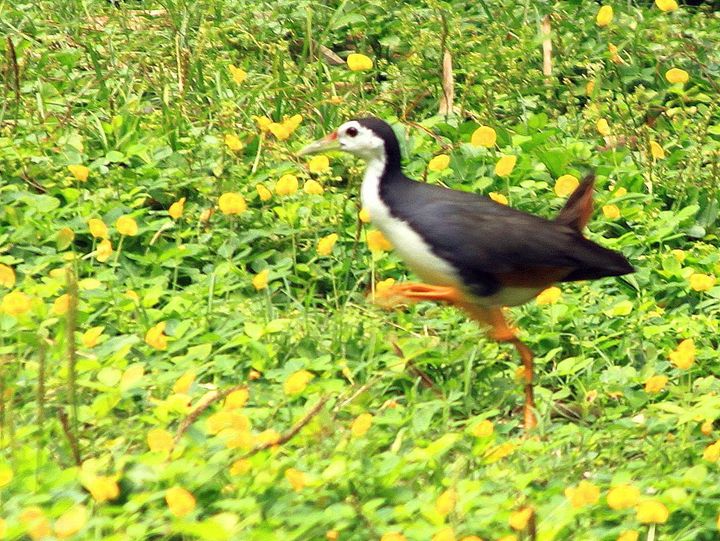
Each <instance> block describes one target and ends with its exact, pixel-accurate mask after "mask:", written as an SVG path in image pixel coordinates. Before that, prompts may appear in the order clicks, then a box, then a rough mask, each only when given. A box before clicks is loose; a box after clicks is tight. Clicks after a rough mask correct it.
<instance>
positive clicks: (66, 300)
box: [52, 293, 70, 316]
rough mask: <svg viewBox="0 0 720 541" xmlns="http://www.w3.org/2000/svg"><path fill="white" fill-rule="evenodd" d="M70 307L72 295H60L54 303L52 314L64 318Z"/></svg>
mask: <svg viewBox="0 0 720 541" xmlns="http://www.w3.org/2000/svg"><path fill="white" fill-rule="evenodd" d="M69 307H70V295H68V294H67V293H64V294H63V295H60V296H59V297H58V298H57V299H55V301H54V302H53V307H52V312H53V314H55V315H57V316H62V315H63V314H65V313H66V312H67V311H68V308H69Z"/></svg>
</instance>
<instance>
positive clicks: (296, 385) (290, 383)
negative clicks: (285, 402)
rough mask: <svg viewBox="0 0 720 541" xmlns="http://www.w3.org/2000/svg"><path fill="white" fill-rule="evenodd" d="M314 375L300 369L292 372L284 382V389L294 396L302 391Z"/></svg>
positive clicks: (287, 393) (286, 392)
mask: <svg viewBox="0 0 720 541" xmlns="http://www.w3.org/2000/svg"><path fill="white" fill-rule="evenodd" d="M313 377H314V376H313V375H312V374H311V373H310V372H308V371H307V370H299V371H297V372H294V373H292V374H290V376H289V377H288V378H287V379H286V380H285V382H284V383H283V391H285V394H286V395H290V396H294V395H296V394H300V393H302V392H303V391H304V390H305V388H306V387H307V385H308V383H310V380H311V379H313Z"/></svg>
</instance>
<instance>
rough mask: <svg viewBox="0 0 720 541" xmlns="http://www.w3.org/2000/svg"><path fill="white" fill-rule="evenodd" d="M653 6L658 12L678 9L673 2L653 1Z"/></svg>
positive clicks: (676, 4) (666, 0) (670, 0)
mask: <svg viewBox="0 0 720 541" xmlns="http://www.w3.org/2000/svg"><path fill="white" fill-rule="evenodd" d="M655 5H656V6H657V7H658V8H659V9H660V11H675V10H676V9H677V8H678V3H677V2H676V1H675V0H655Z"/></svg>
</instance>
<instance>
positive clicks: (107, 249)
mask: <svg viewBox="0 0 720 541" xmlns="http://www.w3.org/2000/svg"><path fill="white" fill-rule="evenodd" d="M112 253H113V247H112V242H110V239H103V240H102V241H100V244H98V246H97V248H96V249H95V258H96V259H97V260H98V261H100V263H105V262H106V261H107V260H108V259H110V256H111V255H112Z"/></svg>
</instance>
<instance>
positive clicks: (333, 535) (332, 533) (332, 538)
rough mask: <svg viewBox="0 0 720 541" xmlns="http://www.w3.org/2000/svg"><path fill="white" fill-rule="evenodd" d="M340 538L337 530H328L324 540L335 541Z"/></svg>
mask: <svg viewBox="0 0 720 541" xmlns="http://www.w3.org/2000/svg"><path fill="white" fill-rule="evenodd" d="M339 538H340V532H338V531H337V530H328V531H327V532H325V539H327V540H328V541H337V540H338V539H339Z"/></svg>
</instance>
